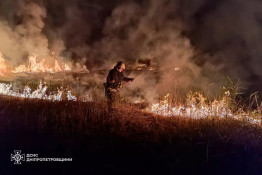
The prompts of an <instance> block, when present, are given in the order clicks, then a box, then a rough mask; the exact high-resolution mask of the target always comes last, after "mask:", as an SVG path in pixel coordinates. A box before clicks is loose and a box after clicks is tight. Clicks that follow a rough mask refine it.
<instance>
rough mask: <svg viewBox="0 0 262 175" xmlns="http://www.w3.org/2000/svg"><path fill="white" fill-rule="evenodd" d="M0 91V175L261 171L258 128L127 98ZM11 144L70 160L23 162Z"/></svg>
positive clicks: (261, 146)
mask: <svg viewBox="0 0 262 175" xmlns="http://www.w3.org/2000/svg"><path fill="white" fill-rule="evenodd" d="M106 109H107V108H106V105H105V103H104V102H86V103H83V102H72V101H62V102H49V101H43V100H30V99H15V98H10V97H5V96H1V97H0V138H1V140H0V174H1V175H5V174H261V173H262V164H261V163H262V161H261V160H262V159H261V158H262V139H261V136H262V129H261V126H252V125H250V124H248V123H246V122H243V121H237V120H233V119H230V118H224V119H221V118H216V117H215V118H214V117H212V118H206V119H190V118H186V117H182V116H175V117H163V116H158V115H154V114H151V113H146V112H142V111H141V110H139V107H137V106H134V105H130V104H124V105H122V106H121V109H120V108H119V109H117V110H115V111H114V112H111V113H109V112H108V111H107V110H106ZM14 150H21V151H22V153H25V154H38V157H51V158H53V157H54V158H56V157H64V158H71V157H72V158H73V161H72V162H22V164H21V165H14V163H13V162H11V161H10V155H11V154H12V153H14Z"/></svg>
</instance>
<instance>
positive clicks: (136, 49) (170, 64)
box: [0, 0, 262, 98]
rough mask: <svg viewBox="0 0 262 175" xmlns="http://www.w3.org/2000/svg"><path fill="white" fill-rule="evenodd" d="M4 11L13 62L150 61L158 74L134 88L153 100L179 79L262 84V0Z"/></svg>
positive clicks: (9, 1) (17, 3)
mask: <svg viewBox="0 0 262 175" xmlns="http://www.w3.org/2000/svg"><path fill="white" fill-rule="evenodd" d="M0 9H1V10H0V19H1V20H0V35H1V37H0V38H1V40H0V51H1V52H2V53H3V55H4V57H5V59H6V60H7V62H8V63H10V64H11V65H13V66H16V65H18V64H21V63H23V62H24V61H25V60H26V59H27V56H28V55H30V54H32V53H36V54H37V55H39V56H41V57H48V58H49V59H50V60H52V59H53V58H52V56H51V53H52V52H55V53H56V54H57V55H60V56H61V57H63V58H64V59H66V60H71V61H72V62H73V63H76V62H81V64H85V65H87V68H89V69H92V68H97V67H106V68H109V67H110V66H111V65H113V64H114V63H115V62H116V61H118V60H119V59H121V60H124V61H126V63H127V65H128V66H130V65H133V64H135V63H136V61H137V59H144V58H147V59H152V60H156V62H157V64H158V75H157V77H158V78H155V76H152V75H150V74H146V75H142V76H140V77H139V78H137V79H136V83H133V84H132V85H131V86H130V87H129V88H130V89H133V90H136V91H138V90H139V91H140V92H141V94H148V95H147V96H148V98H154V97H152V96H155V94H158V93H163V94H164V93H166V92H170V91H172V90H174V88H176V84H178V83H179V84H180V86H182V87H183V88H185V87H188V86H193V87H194V88H196V89H201V90H204V91H206V90H209V91H216V90H217V89H218V88H219V87H220V85H221V84H219V83H220V82H223V81H224V79H225V77H226V76H229V77H231V78H232V79H234V80H236V79H238V78H239V79H240V80H241V82H243V86H245V88H246V92H248V93H249V92H250V91H256V90H261V89H262V85H261V75H262V71H261V69H260V67H261V64H262V62H261V61H260V60H261V55H262V54H261V52H262V51H261V49H260V46H261V45H262V43H261V42H262V41H261V40H260V38H261V35H262V32H261V19H262V14H261V13H262V11H261V9H262V3H261V2H260V1H259V0H251V1H244V0H229V1H225V0H222V1H215V0H211V1H210V0H200V1H183V0H175V1H171V0H162V1H160V0H143V1H136V0H127V1H120V0H113V1H106V0H92V1H85V0H72V1H65V0H58V1H51V0H41V1H36V0H2V1H1V2H0ZM177 67H179V68H180V70H179V71H177V70H175V68H177ZM131 76H132V74H131ZM99 81H101V80H99ZM212 83H214V85H213V86H208V85H209V84H212ZM163 87H165V88H163ZM163 89H164V90H163Z"/></svg>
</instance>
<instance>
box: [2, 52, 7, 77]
mask: <svg viewBox="0 0 262 175" xmlns="http://www.w3.org/2000/svg"><path fill="white" fill-rule="evenodd" d="M5 72H7V66H6V64H5V60H4V58H3V56H2V53H1V52H0V75H1V76H3V75H4V73H5Z"/></svg>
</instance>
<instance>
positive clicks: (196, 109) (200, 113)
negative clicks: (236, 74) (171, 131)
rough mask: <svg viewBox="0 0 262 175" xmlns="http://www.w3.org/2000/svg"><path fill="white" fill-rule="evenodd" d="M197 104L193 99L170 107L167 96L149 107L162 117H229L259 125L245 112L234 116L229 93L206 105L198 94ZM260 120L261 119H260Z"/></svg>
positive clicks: (259, 121)
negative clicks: (229, 101) (229, 102)
mask: <svg viewBox="0 0 262 175" xmlns="http://www.w3.org/2000/svg"><path fill="white" fill-rule="evenodd" d="M198 96H199V99H198V101H199V103H198V104H197V103H196V100H195V99H194V98H190V99H189V100H188V102H187V104H186V105H179V106H171V105H170V104H169V101H168V95H166V96H165V97H164V99H163V100H162V101H161V102H160V103H155V104H153V105H152V106H151V109H150V111H151V112H153V113H156V114H159V115H163V116H183V117H191V118H195V119H200V118H207V117H220V118H225V117H231V118H233V119H237V120H240V119H244V120H246V121H248V122H249V123H251V124H261V122H262V121H261V119H255V118H253V117H251V116H250V114H248V113H246V112H243V111H242V112H240V113H238V114H234V113H233V112H232V111H231V109H230V108H229V105H228V100H229V96H230V92H229V91H227V92H225V93H224V97H223V98H222V99H221V100H219V101H218V100H214V101H213V102H211V103H209V104H206V103H205V102H204V101H205V98H204V97H203V96H202V95H201V94H199V93H198ZM260 118H261V117H260Z"/></svg>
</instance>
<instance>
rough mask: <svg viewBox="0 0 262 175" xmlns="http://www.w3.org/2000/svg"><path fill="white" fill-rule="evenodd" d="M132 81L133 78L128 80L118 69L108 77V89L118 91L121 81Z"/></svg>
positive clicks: (110, 72)
mask: <svg viewBox="0 0 262 175" xmlns="http://www.w3.org/2000/svg"><path fill="white" fill-rule="evenodd" d="M122 80H123V81H132V80H133V78H127V77H125V76H124V74H123V72H119V71H118V70H117V68H116V67H114V69H111V70H110V71H109V73H108V75H107V79H106V87H107V88H113V89H117V88H119V87H120V86H121V81H122Z"/></svg>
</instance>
